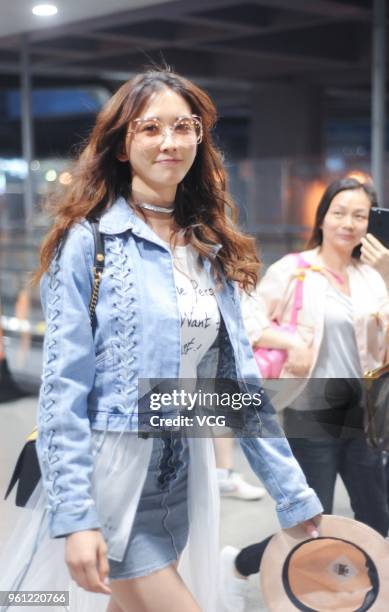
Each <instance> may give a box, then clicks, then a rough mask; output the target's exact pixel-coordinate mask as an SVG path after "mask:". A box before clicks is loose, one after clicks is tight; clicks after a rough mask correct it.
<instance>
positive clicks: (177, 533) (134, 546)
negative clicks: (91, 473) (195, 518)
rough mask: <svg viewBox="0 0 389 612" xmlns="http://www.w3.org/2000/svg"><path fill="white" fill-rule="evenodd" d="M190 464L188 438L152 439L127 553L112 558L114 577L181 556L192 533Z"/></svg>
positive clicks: (150, 568) (156, 566) (152, 569)
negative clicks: (189, 499)
mask: <svg viewBox="0 0 389 612" xmlns="http://www.w3.org/2000/svg"><path fill="white" fill-rule="evenodd" d="M188 464H189V449H188V442H187V440H186V439H185V438H179V437H170V436H169V437H164V438H155V439H154V440H153V450H152V453H151V458H150V463H149V467H148V471H147V476H146V480H145V483H144V486H143V489H142V493H141V497H140V500H139V504H138V508H137V511H136V514H135V519H134V523H133V527H132V530H131V535H130V537H129V540H128V544H127V547H126V551H125V553H124V557H123V559H122V561H113V560H111V559H109V566H110V572H109V577H110V579H111V580H124V579H126V578H136V577H140V576H146V575H147V574H151V573H152V572H155V571H157V570H159V569H162V568H163V567H167V566H168V565H171V564H172V563H173V562H174V561H177V560H178V559H179V557H180V555H181V553H182V551H183V550H184V548H185V545H186V542H187V539H188V533H189V521H188V494H187V490H188ZM129 486H131V483H129Z"/></svg>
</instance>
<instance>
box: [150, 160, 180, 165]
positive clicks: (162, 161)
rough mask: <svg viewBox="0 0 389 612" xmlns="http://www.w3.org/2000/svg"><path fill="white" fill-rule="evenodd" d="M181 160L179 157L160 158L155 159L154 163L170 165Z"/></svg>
mask: <svg viewBox="0 0 389 612" xmlns="http://www.w3.org/2000/svg"><path fill="white" fill-rule="evenodd" d="M180 161H181V160H180V159H160V160H157V161H156V162H155V163H156V164H162V165H163V166H170V165H173V166H174V165H175V164H178V163H179V162H180Z"/></svg>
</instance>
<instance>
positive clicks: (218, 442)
mask: <svg viewBox="0 0 389 612" xmlns="http://www.w3.org/2000/svg"><path fill="white" fill-rule="evenodd" d="M213 443H214V447H215V457H216V468H217V483H218V487H219V492H220V495H221V497H233V498H235V499H242V500H245V501H254V500H258V499H262V497H264V496H265V495H266V490H265V489H264V488H263V487H258V486H255V485H252V484H250V483H249V482H247V480H245V479H244V478H243V476H242V475H241V474H238V473H237V472H235V471H234V467H233V466H234V439H233V438H232V437H230V438H227V437H225V438H214V440H213Z"/></svg>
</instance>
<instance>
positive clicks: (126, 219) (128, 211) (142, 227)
mask: <svg viewBox="0 0 389 612" xmlns="http://www.w3.org/2000/svg"><path fill="white" fill-rule="evenodd" d="M127 230H133V231H134V233H135V234H137V235H138V236H141V237H143V238H148V239H149V240H151V241H152V242H157V243H158V244H161V245H162V246H164V247H165V248H166V244H165V243H164V242H163V241H162V240H161V239H160V238H158V236H157V235H156V234H155V233H154V232H153V231H152V230H151V229H150V228H149V226H148V225H146V223H144V221H142V219H140V218H139V217H138V216H137V215H136V214H135V213H134V211H133V209H132V208H131V206H130V205H129V204H128V203H127V202H126V200H125V199H124V198H123V197H122V196H121V197H119V198H118V199H117V200H115V202H113V204H111V206H110V207H109V208H108V209H107V210H106V211H105V212H104V213H103V214H102V216H101V218H100V223H99V231H100V232H101V233H102V234H122V233H123V232H126V231H127ZM221 246H222V245H221V244H215V245H213V246H212V249H211V252H210V254H209V256H210V257H211V258H212V257H216V255H217V253H218V251H219V250H220V249H221Z"/></svg>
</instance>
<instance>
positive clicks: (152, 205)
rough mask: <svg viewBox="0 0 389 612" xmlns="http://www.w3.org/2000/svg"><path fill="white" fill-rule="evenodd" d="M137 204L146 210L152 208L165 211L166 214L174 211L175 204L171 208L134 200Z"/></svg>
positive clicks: (161, 211) (155, 210) (158, 211)
mask: <svg viewBox="0 0 389 612" xmlns="http://www.w3.org/2000/svg"><path fill="white" fill-rule="evenodd" d="M134 204H135V206H138V208H144V209H145V210H152V211H153V212H157V213H165V214H166V215H171V214H172V213H173V212H174V206H171V207H169V208H167V207H164V206H154V204H147V203H146V202H134Z"/></svg>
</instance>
